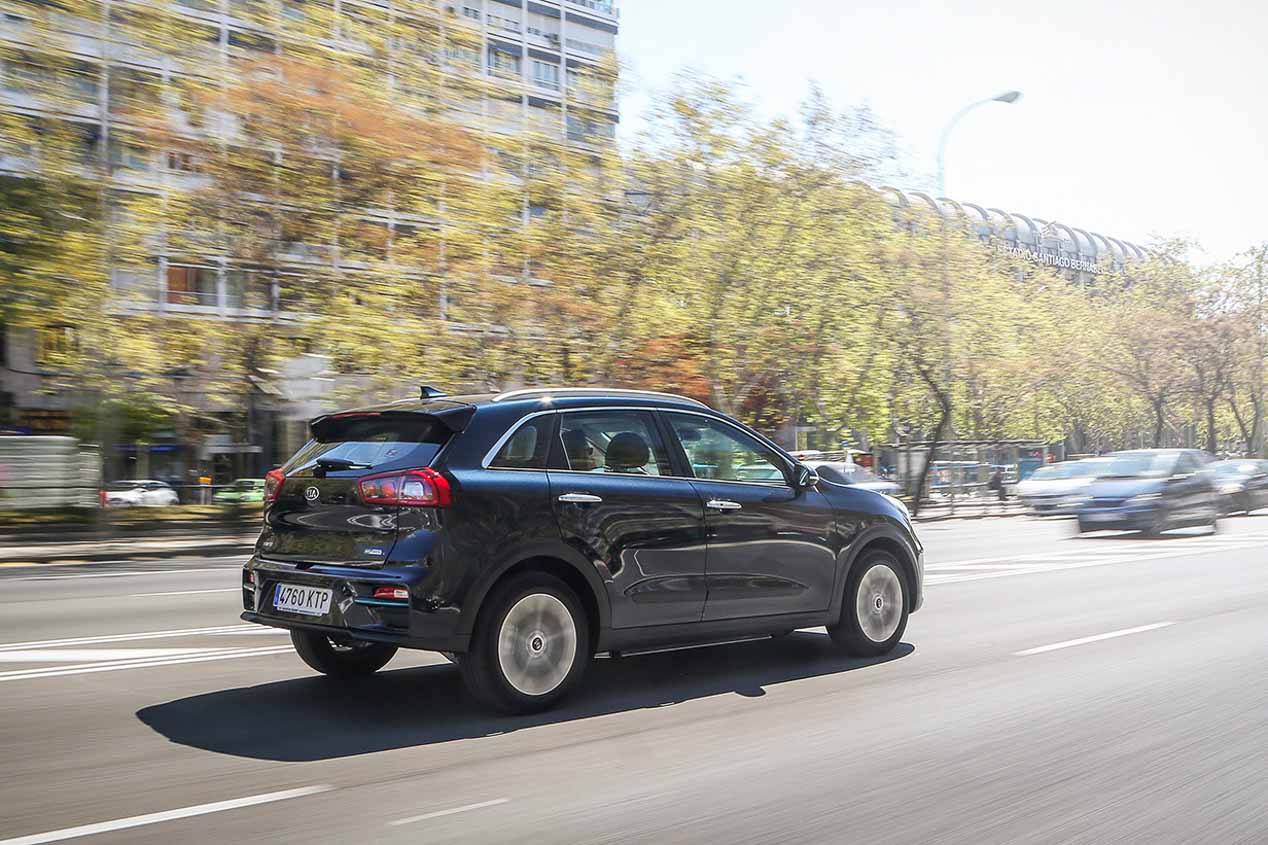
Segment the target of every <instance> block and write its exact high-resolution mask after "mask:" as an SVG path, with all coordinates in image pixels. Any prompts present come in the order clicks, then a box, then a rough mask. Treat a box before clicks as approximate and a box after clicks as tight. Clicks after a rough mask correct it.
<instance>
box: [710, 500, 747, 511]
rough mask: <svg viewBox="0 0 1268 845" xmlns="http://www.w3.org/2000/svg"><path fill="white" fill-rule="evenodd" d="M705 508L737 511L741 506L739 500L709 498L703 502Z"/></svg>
mask: <svg viewBox="0 0 1268 845" xmlns="http://www.w3.org/2000/svg"><path fill="white" fill-rule="evenodd" d="M704 506H705V507H706V508H713V509H714V510H715V511H738V510H739V509H740V508H742V507H743V505H741V504H740V503H739V502H731V501H728V500H726V499H710V500H709V501H707V502H705V503H704Z"/></svg>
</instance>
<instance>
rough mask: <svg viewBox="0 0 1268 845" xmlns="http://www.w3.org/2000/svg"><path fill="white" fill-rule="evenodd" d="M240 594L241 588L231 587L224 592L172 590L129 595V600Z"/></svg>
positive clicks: (223, 590)
mask: <svg viewBox="0 0 1268 845" xmlns="http://www.w3.org/2000/svg"><path fill="white" fill-rule="evenodd" d="M240 592H242V588H241V587H229V588H227V589H222V590H219V589H218V590H171V591H169V592H166V593H129V594H128V598H130V599H143V598H149V597H150V596H201V595H204V594H206V593H240Z"/></svg>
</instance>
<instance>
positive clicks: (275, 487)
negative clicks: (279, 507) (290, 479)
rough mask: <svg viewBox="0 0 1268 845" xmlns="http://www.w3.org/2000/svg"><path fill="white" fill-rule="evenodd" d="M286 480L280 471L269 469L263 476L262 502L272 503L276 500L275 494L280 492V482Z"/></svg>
mask: <svg viewBox="0 0 1268 845" xmlns="http://www.w3.org/2000/svg"><path fill="white" fill-rule="evenodd" d="M285 480H286V476H285V475H283V474H282V471H281V470H280V469H271V470H269V471H268V472H266V473H265V474H264V501H265V503H266V504H267V503H268V502H273V501H276V500H277V494H278V493H280V492H282V482H283V481H285Z"/></svg>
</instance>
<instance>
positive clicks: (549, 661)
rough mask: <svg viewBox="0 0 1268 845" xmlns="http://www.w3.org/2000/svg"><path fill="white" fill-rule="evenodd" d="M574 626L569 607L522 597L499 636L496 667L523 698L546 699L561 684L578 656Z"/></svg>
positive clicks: (538, 596) (539, 596) (542, 597)
mask: <svg viewBox="0 0 1268 845" xmlns="http://www.w3.org/2000/svg"><path fill="white" fill-rule="evenodd" d="M577 647H578V643H577V626H576V623H575V622H574V621H573V618H572V614H571V613H570V612H569V610H568V607H567V606H566V605H565V604H564V603H563V602H562V601H560V600H559V598H558V597H556V596H553V595H551V594H549V593H534V594H531V595H527V596H524V597H523V598H522V599H520V600H519V601H517V602H516V603H515V604H514V605H512V606H511V609H510V610H509V611H507V613H506V616H505V617H504V618H503V620H502V627H501V629H500V630H499V632H498V642H497V648H498V665H499V667H500V668H501V670H502V676H503V677H504V678H506V681H507V683H508V684H510V685H511V686H512V687H514V688H515V689H516V690H518V691H519V692H521V693H523V694H524V695H545V694H547V693H549V692H551V691H553V690H554V689H555V688H556V687H558V686H559V685H560V684H562V683H563V682H564V679H565V678H567V677H568V673H569V672H570V671H571V670H572V664H573V660H574V659H575V658H576V655H577Z"/></svg>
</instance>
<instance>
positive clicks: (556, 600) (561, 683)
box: [458, 572, 592, 714]
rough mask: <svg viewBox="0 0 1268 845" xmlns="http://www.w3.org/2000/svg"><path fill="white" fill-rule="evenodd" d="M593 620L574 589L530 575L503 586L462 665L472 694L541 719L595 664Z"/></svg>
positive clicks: (489, 602)
mask: <svg viewBox="0 0 1268 845" xmlns="http://www.w3.org/2000/svg"><path fill="white" fill-rule="evenodd" d="M591 656H592V654H591V648H590V622H589V619H588V618H587V617H586V614H585V611H584V610H582V608H581V602H580V600H579V599H578V598H577V596H576V594H575V593H574V592H573V591H572V589H571V588H570V587H569V586H568V585H567V584H565V583H564V582H563V581H560V580H559V579H558V578H556V577H554V576H553V575H549V574H547V573H545V572H527V573H524V574H523V575H517V576H513V577H511V578H509V579H507V580H506V581H505V582H503V583H500V584H498V585H497V586H495V587H494V588H493V590H492V592H490V593H489V595H488V597H487V598H486V599H485V601H484V605H483V607H481V609H480V615H479V617H478V618H477V619H476V626H475V631H473V632H472V637H471V647H470V648H469V649H468V650H467V653H466V654H465V655H463V657H462V658H461V659H460V660H459V662H458V668H459V669H461V670H462V679H463V682H464V683H465V684H466V686H467V689H468V690H469V691H470V692H471V695H472V696H473V697H474V698H475V699H476V700H477V701H479V702H480V703H481V704H483V705H484V706H486V707H490V708H493V709H495V710H499V711H501V712H503V713H510V714H526V713H537V712H540V711H542V710H545V709H547V708H549V707H551V706H553V705H554V704H555V703H556V702H557V701H559V700H560V699H562V698H563V697H564V696H566V695H567V694H568V693H569V692H570V691H571V690H572V689H573V688H574V687H575V686H576V684H577V682H578V681H579V680H580V679H581V676H582V675H583V674H584V673H585V669H586V666H587V665H588V664H589V662H590V658H591Z"/></svg>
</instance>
